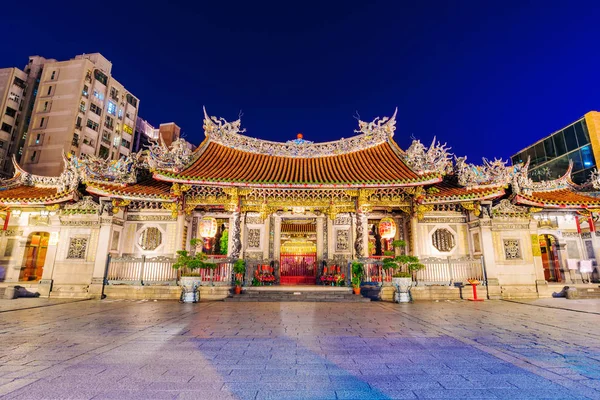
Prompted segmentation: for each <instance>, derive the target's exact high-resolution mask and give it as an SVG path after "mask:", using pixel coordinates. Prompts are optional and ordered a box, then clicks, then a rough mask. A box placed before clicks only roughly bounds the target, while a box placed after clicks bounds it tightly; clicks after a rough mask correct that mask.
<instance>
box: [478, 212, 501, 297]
mask: <svg viewBox="0 0 600 400" xmlns="http://www.w3.org/2000/svg"><path fill="white" fill-rule="evenodd" d="M479 235H480V236H481V253H482V256H483V266H484V271H485V275H486V278H487V295H488V299H490V300H498V299H501V298H502V293H501V288H500V281H499V279H498V278H499V276H498V272H499V271H498V267H497V265H496V251H495V246H494V236H493V234H492V220H491V219H490V218H482V219H481V220H480V227H479Z"/></svg>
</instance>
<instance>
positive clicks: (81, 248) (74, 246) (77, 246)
mask: <svg viewBox="0 0 600 400" xmlns="http://www.w3.org/2000/svg"><path fill="white" fill-rule="evenodd" d="M87 245H88V238H82V237H72V238H71V239H70V240H69V249H68V251H67V258H68V259H82V260H83V259H85V251H86V249H87Z"/></svg>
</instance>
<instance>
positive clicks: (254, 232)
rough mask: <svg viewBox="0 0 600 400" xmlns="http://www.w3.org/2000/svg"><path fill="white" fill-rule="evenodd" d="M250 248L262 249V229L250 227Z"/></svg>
mask: <svg viewBox="0 0 600 400" xmlns="http://www.w3.org/2000/svg"><path fill="white" fill-rule="evenodd" d="M248 249H260V229H248Z"/></svg>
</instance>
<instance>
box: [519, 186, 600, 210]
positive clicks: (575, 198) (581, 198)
mask: <svg viewBox="0 0 600 400" xmlns="http://www.w3.org/2000/svg"><path fill="white" fill-rule="evenodd" d="M517 202H519V203H522V204H528V205H534V206H543V207H554V208H568V207H575V208H587V207H598V206H600V198H598V197H593V196H588V195H586V194H584V193H581V192H579V193H578V192H575V191H574V190H572V189H568V188H566V189H559V190H551V191H545V192H532V193H531V194H529V195H526V194H519V195H517Z"/></svg>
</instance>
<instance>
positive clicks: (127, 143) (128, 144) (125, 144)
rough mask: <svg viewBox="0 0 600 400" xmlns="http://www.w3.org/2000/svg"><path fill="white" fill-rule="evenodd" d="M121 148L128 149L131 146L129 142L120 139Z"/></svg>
mask: <svg viewBox="0 0 600 400" xmlns="http://www.w3.org/2000/svg"><path fill="white" fill-rule="evenodd" d="M121 146H123V147H127V148H129V147H130V146H131V142H130V141H129V140H125V139H121Z"/></svg>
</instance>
